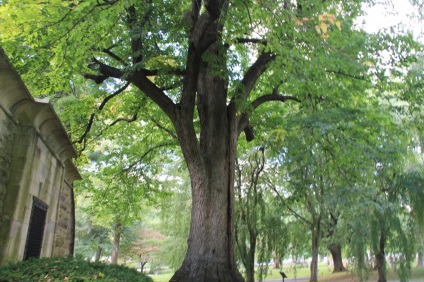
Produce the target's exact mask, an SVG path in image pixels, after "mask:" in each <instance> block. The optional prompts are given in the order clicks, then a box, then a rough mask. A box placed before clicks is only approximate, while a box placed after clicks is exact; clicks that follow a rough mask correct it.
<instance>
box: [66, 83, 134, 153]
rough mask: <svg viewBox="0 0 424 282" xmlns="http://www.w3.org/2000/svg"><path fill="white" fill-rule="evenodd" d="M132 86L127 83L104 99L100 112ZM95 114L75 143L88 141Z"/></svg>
mask: <svg viewBox="0 0 424 282" xmlns="http://www.w3.org/2000/svg"><path fill="white" fill-rule="evenodd" d="M129 85H130V83H129V82H127V83H126V84H125V85H124V86H123V87H121V88H119V89H118V90H116V91H115V92H114V93H112V94H111V95H109V96H107V97H106V98H104V99H103V101H102V103H101V104H100V106H99V109H98V111H101V110H102V109H103V108H104V106H105V105H106V103H107V102H109V100H110V99H112V98H113V97H115V96H116V95H118V94H120V93H121V92H123V91H124V90H125V89H127V87H128V86H129ZM95 115H96V114H95V113H92V114H91V115H90V118H89V120H88V123H87V126H86V127H85V130H84V133H83V134H82V135H81V137H80V138H79V139H78V140H77V141H74V143H79V144H81V143H82V142H83V141H84V140H86V139H87V135H88V133H89V132H90V130H91V127H92V125H93V122H94V117H95ZM84 148H85V141H84Z"/></svg>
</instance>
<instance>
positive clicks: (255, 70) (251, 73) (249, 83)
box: [241, 52, 275, 97]
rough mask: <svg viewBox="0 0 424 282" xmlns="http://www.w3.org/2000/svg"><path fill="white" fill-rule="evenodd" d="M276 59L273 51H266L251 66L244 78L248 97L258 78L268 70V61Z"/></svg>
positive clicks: (243, 82)
mask: <svg viewBox="0 0 424 282" xmlns="http://www.w3.org/2000/svg"><path fill="white" fill-rule="evenodd" d="M274 60H275V55H273V54H272V53H271V52H264V53H262V54H260V55H259V57H258V58H257V60H256V61H255V62H254V63H253V65H251V66H250V68H249V69H248V70H247V72H246V73H245V75H244V78H243V80H242V82H241V83H242V85H243V91H244V95H245V96H246V97H248V96H249V95H250V92H251V91H252V89H253V87H254V86H255V84H256V81H257V80H258V78H259V77H260V76H261V75H262V74H263V73H264V72H265V71H266V70H267V68H268V63H269V62H271V61H274Z"/></svg>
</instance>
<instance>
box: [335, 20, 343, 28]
mask: <svg viewBox="0 0 424 282" xmlns="http://www.w3.org/2000/svg"><path fill="white" fill-rule="evenodd" d="M336 26H337V28H338V29H339V30H342V25H341V23H340V21H336Z"/></svg>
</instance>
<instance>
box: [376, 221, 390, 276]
mask: <svg viewBox="0 0 424 282" xmlns="http://www.w3.org/2000/svg"><path fill="white" fill-rule="evenodd" d="M385 244H386V234H385V231H384V228H383V226H381V228H380V238H379V245H378V252H377V253H376V255H375V262H376V267H377V271H378V282H387V278H386V257H385V250H384V248H385Z"/></svg>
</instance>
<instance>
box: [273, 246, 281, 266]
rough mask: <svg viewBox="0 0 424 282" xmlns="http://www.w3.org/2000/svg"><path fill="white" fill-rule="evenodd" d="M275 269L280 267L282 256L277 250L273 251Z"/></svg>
mask: <svg viewBox="0 0 424 282" xmlns="http://www.w3.org/2000/svg"><path fill="white" fill-rule="evenodd" d="M272 258H273V261H274V269H280V257H279V256H278V255H277V251H276V250H274V251H273V256H272Z"/></svg>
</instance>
